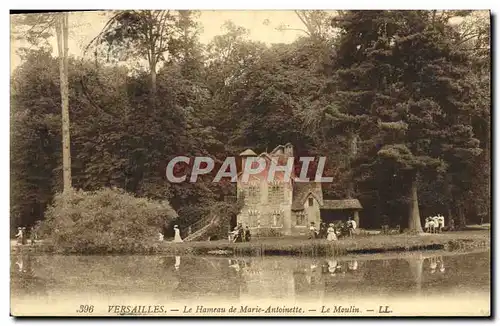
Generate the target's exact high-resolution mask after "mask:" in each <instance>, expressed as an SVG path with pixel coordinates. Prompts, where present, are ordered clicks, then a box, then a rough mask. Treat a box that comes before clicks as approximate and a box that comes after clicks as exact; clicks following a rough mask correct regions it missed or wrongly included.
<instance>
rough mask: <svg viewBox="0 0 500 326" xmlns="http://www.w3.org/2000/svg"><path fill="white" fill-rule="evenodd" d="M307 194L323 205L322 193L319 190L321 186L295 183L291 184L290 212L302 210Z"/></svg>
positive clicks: (312, 183)
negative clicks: (291, 199)
mask: <svg viewBox="0 0 500 326" xmlns="http://www.w3.org/2000/svg"><path fill="white" fill-rule="evenodd" d="M309 194H312V196H313V197H315V198H316V200H317V201H318V202H319V204H320V205H323V192H322V190H321V184H320V183H318V182H295V183H294V184H293V201H292V210H294V211H298V210H302V209H304V202H305V201H306V199H307V197H308V196H309Z"/></svg>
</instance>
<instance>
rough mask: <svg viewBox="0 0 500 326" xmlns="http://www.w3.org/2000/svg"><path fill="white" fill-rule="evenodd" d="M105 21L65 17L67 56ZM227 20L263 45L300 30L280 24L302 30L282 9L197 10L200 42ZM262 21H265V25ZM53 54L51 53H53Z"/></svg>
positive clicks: (77, 52)
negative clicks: (240, 27) (200, 27)
mask: <svg viewBox="0 0 500 326" xmlns="http://www.w3.org/2000/svg"><path fill="white" fill-rule="evenodd" d="M106 20H107V18H106V17H105V16H104V15H103V13H102V12H96V11H88V12H73V13H71V14H70V16H69V24H70V34H69V44H68V46H69V54H70V55H74V56H77V57H79V56H81V55H82V53H83V48H84V47H85V45H86V44H88V42H89V41H91V40H92V39H93V38H94V37H95V36H96V35H97V34H98V33H99V32H100V31H101V30H102V28H103V27H104V25H105V23H106ZM227 20H231V21H233V22H234V23H235V24H236V25H238V26H242V27H244V28H246V29H248V30H249V31H250V35H249V38H250V39H252V40H256V41H262V42H265V43H267V44H272V43H292V42H293V41H294V40H296V39H297V37H299V36H300V35H302V34H301V32H300V31H278V30H276V27H278V26H279V25H281V24H285V25H288V26H289V27H291V28H303V25H302V22H301V21H300V19H299V18H298V17H297V16H296V15H295V13H294V12H293V11H283V10H281V11H280V10H274V11H269V10H267V11H266V10H259V11H257V10H255V11H253V10H246V11H243V10H241V11H230V10H217V11H215V10H211V11H201V14H200V17H199V23H200V25H201V26H202V28H203V31H202V32H201V34H200V41H201V42H202V43H205V44H207V43H209V42H210V41H211V40H212V38H213V37H214V36H216V35H220V34H223V31H222V30H221V26H222V24H223V23H224V22H225V21H227ZM264 22H268V24H265V23H264ZM50 43H51V44H52V47H53V49H54V51H56V49H57V43H56V40H55V38H52V39H51V40H50ZM22 45H23V44H22V43H21V42H20V41H13V42H11V72H12V71H13V70H14V69H15V68H16V67H17V66H18V65H19V64H20V63H21V59H20V58H19V57H18V56H17V55H16V49H17V48H18V47H19V46H22ZM54 53H55V52H54Z"/></svg>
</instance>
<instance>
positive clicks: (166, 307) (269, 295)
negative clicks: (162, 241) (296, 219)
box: [11, 251, 490, 316]
mask: <svg viewBox="0 0 500 326" xmlns="http://www.w3.org/2000/svg"><path fill="white" fill-rule="evenodd" d="M82 305H84V306H85V305H88V306H92V313H91V315H108V314H112V315H116V314H113V313H110V312H109V311H111V312H117V311H118V310H114V309H115V308H113V307H112V306H123V305H130V306H134V305H144V306H146V305H160V306H161V307H162V308H161V311H156V312H157V313H158V314H160V315H166V316H169V315H170V316H173V315H189V314H190V313H195V312H196V309H198V313H200V314H203V313H207V314H209V315H214V311H209V310H207V309H210V308H211V307H219V308H220V307H225V308H224V309H225V311H222V312H221V311H219V313H220V315H229V313H228V309H229V307H231V305H234V306H235V307H237V310H238V312H244V313H246V315H259V313H258V312H255V311H254V312H253V313H248V311H246V310H245V309H243V310H242V311H240V310H241V309H242V308H241V306H245V305H248V307H261V308H267V307H268V306H270V305H272V306H273V307H282V308H283V307H293V306H300V307H302V308H301V309H302V310H303V311H302V312H301V313H300V314H302V315H322V316H325V315H328V316H330V315H332V316H333V315H335V316H339V315H342V313H344V312H345V313H348V314H351V315H352V314H358V313H359V314H360V315H383V311H384V309H385V310H387V311H392V313H391V314H392V315H401V316H411V315H460V316H463V315H488V314H489V309H490V252H489V251H486V252H479V253H469V254H450V253H447V252H425V253H424V252H421V253H413V254H408V255H390V256H388V255H386V256H384V255H372V256H370V255H365V256H353V257H342V258H338V259H334V258H302V257H282V256H277V257H242V258H222V257H197V256H182V257H181V256H177V257H163V256H58V255H32V254H20V253H19V254H13V256H12V259H11V312H12V313H13V314H14V315H50V316H53V315H82V313H81V312H77V311H80V306H82ZM199 306H203V307H202V308H199ZM336 306H342V307H343V308H346V309H348V310H349V309H350V310H349V311H347V310H345V311H344V312H342V311H339V309H337V310H336V312H332V309H333V310H335V309H336V308H335V307H336ZM385 306H388V307H389V308H388V309H386V308H385ZM110 307H111V308H110ZM351 307H352V308H351ZM189 308H191V309H192V311H191V312H188V311H187V310H188V309H189ZM328 308H332V309H330V311H329V312H328V311H327V309H328ZM119 309H121V308H119ZM147 309H150V310H146V311H149V312H150V313H152V312H151V308H147ZM357 310H359V311H357ZM275 312H276V314H275V315H279V313H280V312H282V311H280V310H279V309H278V310H276V311H275ZM288 314H289V313H288ZM83 315H85V314H84V313H83ZM271 315H272V314H271Z"/></svg>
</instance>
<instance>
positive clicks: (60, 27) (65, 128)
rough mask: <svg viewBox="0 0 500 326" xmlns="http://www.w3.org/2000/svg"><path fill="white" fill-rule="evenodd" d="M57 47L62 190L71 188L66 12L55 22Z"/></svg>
mask: <svg viewBox="0 0 500 326" xmlns="http://www.w3.org/2000/svg"><path fill="white" fill-rule="evenodd" d="M56 34H57V49H58V52H59V77H60V84H61V85H60V86H61V111H62V112H61V113H62V114H61V116H62V152H63V191H64V192H66V191H68V190H70V189H71V149H70V133H69V90H68V13H61V14H59V17H58V19H57V24H56Z"/></svg>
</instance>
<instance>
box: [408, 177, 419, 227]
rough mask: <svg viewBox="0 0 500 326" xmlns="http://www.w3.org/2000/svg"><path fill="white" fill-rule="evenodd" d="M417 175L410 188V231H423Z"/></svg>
mask: <svg viewBox="0 0 500 326" xmlns="http://www.w3.org/2000/svg"><path fill="white" fill-rule="evenodd" d="M417 188H418V187H417V176H414V177H413V180H412V182H411V188H410V212H409V213H410V215H409V218H408V228H409V229H410V231H416V232H418V233H421V232H423V230H422V224H421V223H420V211H419V209H418V193H417Z"/></svg>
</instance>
